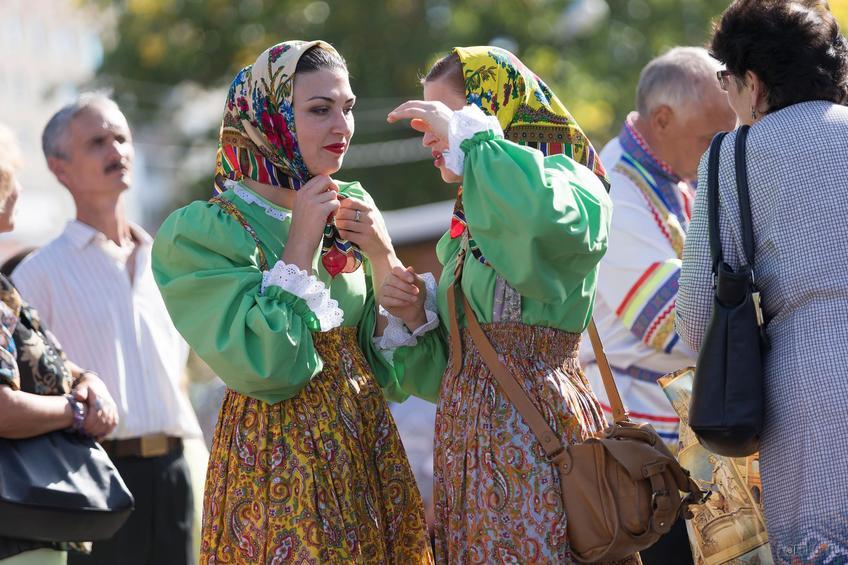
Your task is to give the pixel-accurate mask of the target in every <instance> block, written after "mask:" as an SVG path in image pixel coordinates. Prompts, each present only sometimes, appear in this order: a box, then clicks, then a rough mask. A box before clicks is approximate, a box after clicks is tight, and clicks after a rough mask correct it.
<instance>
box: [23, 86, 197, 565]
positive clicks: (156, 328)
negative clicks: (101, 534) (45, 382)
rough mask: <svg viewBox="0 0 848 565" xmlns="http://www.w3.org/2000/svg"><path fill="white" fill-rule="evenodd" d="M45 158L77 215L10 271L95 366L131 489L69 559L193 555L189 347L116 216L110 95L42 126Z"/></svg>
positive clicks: (142, 250)
mask: <svg viewBox="0 0 848 565" xmlns="http://www.w3.org/2000/svg"><path fill="white" fill-rule="evenodd" d="M42 145H43V149H44V154H45V157H46V158H47V164H48V167H49V168H50V170H51V171H52V172H53V174H55V175H56V178H57V179H58V180H59V182H61V183H62V184H63V185H64V186H65V187H66V188H67V189H68V191H69V192H70V194H71V196H72V197H73V199H74V202H75V204H76V209H77V215H76V219H75V220H72V221H70V222H68V224H67V226H66V227H65V231H64V232H63V233H62V234H61V235H60V236H59V237H58V238H57V239H55V240H53V241H52V242H50V243H49V244H47V245H46V246H45V247H43V248H42V249H41V250H39V251H37V252H35V253H34V254H32V255H30V256H29V257H28V258H27V259H26V260H25V261H23V262H22V263H21V265H20V266H19V267H18V268H17V269H16V270H15V272H14V274H13V280H14V282H15V285H16V286H17V287H18V289H19V291H20V292H21V294H22V295H23V296H24V298H25V299H26V300H27V301H28V302H30V303H31V304H32V305H33V306H35V308H36V309H37V310H38V312H39V314H40V315H41V317H42V318H43V319H44V321H45V324H46V325H47V327H49V328H50V329H51V330H52V331H53V332H54V333H55V334H56V336H57V337H58V339H59V341H60V342H61V343H62V345H63V346H64V348H65V351H66V352H67V354H68V356H69V357H70V358H71V359H74V360H75V362H77V363H80V364H81V365H82V366H84V367H89V368H91V369H92V370H94V371H96V372H97V373H98V374H99V375H100V377H101V378H102V379H103V381H104V382H105V383H106V386H107V387H108V388H109V391H110V392H111V394H112V396H113V397H114V399H115V402H117V404H118V411H119V416H120V424H119V425H118V427H117V428H116V429H115V431H114V432H113V433H112V435H110V436H109V438H108V439H107V440H106V441H104V442H103V446H104V448H106V450H107V451H108V452H109V454H110V456H111V457H112V459H113V460H114V461H115V464H116V465H117V467H118V470H119V471H120V473H121V475H122V476H123V478H124V480H125V482H126V483H127V486H128V487H129V488H130V490H131V491H132V493H133V495H134V496H135V504H136V507H135V510H134V511H133V513H132V514H131V516H130V518H129V520H128V521H127V523H126V524H125V525H124V526H123V527H122V528H121V530H119V531H118V533H117V534H116V535H115V536H114V537H113V538H112V539H111V540H108V541H103V542H97V543H95V544H94V550H93V552H92V554H91V555H90V556H78V555H74V556H72V557H71V562H72V563H103V564H107V563H108V564H113V563H123V564H134V563H139V564H142V563H150V564H152V563H156V564H164V563H174V564H181V565H182V564H185V563H193V562H194V557H193V547H192V531H191V527H192V518H193V493H192V490H191V483H190V477H189V470H188V465H187V463H186V460H185V458H184V457H183V447H182V441H183V438H188V437H197V436H199V435H200V428H199V426H198V423H197V419H196V418H195V415H194V412H193V411H192V408H191V405H190V404H189V401H188V398H187V396H186V394H185V392H184V390H183V389H182V386H181V380H182V375H183V370H184V368H185V362H186V358H187V353H188V349H187V346H186V345H185V342H184V341H183V339H182V338H181V337H180V335H179V334H178V333H177V331H176V329H175V328H174V326H173V324H172V323H171V320H170V317H169V316H168V313H167V311H166V310H165V305H164V303H163V302H162V298H161V296H160V295H159V291H158V289H157V287H156V284H155V282H154V280H153V274H152V271H151V268H150V246H151V244H152V239H151V237H150V236H149V235H148V234H147V233H145V232H144V230H142V229H141V228H140V227H139V226H136V225H134V224H131V223H130V222H129V221H128V220H127V218H126V215H125V210H124V200H123V194H124V192H125V191H126V190H127V189H128V188H129V187H130V183H131V180H130V174H131V170H132V163H133V156H134V150H133V145H132V137H131V135H130V131H129V126H128V124H127V120H126V118H125V117H124V115H123V114H122V113H121V111H120V109H119V108H118V106H117V104H115V102H113V101H112V100H110V99H109V98H107V97H105V96H103V95H100V94H96V93H89V94H84V95H82V96H81V97H80V98H79V99H78V100H77V101H76V102H74V103H73V104H70V105H68V106H66V107H64V108H62V109H61V110H60V111H59V112H57V113H56V114H55V115H54V116H53V117H52V118H51V119H50V121H49V122H48V124H47V126H46V128H45V130H44V134H43V136H42Z"/></svg>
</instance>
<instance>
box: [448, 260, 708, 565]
mask: <svg viewBox="0 0 848 565" xmlns="http://www.w3.org/2000/svg"><path fill="white" fill-rule="evenodd" d="M464 259H465V248H464V247H463V249H462V251H460V254H459V256H458V257H457V268H456V271H455V279H454V284H452V285H451V287H450V288H449V289H448V309H449V311H450V332H451V356H452V366H453V370H454V371H457V372H458V371H460V370H461V367H462V340H461V339H460V336H459V324H458V322H457V315H456V296H455V294H456V291H455V289H456V286H457V283H458V281H459V280H460V279H461V277H462V264H463V263H464ZM460 293H461V291H460ZM462 302H463V308H464V310H465V320H466V324H467V325H468V331H469V332H470V334H471V339H472V341H473V342H474V345H475V346H476V347H477V349H478V351H479V352H480V355H481V356H482V358H483V361H484V362H485V363H486V366H487V367H488V368H489V370H490V371H491V372H492V375H494V377H495V380H496V381H497V382H498V385H499V386H500V389H501V391H502V392H503V393H504V395H505V396H506V397H507V398H508V399H509V400H510V402H512V404H513V405H514V406H515V408H516V410H518V412H519V413H520V414H521V416H522V417H523V418H524V420H525V421H526V423H527V425H528V426H529V427H530V429H531V430H532V431H533V434H534V435H535V436H536V439H537V440H538V441H539V443H540V444H541V445H542V449H543V450H544V452H545V455H546V456H547V458H548V461H550V462H551V464H552V465H554V466H555V467H556V469H557V471H558V473H559V479H560V494H561V496H562V504H563V507H564V509H565V514H566V516H567V517H568V526H567V531H568V542H569V544H570V546H571V552H572V554H573V555H574V557H575V559H577V560H578V561H580V562H583V563H592V562H596V561H601V560H604V561H611V560H616V559H623V558H625V557H627V556H629V555H632V554H634V553H636V552H638V551H641V550H643V549H646V548H648V547H650V546H651V545H653V544H654V543H655V542H656V541H657V540H658V539H659V538H660V536H662V535H663V534H665V533H667V532H668V531H669V530H670V529H671V526H672V525H673V524H674V522H675V521H676V520H677V519H678V517H680V515H681V514H683V515H685V516H686V517H690V514H689V511H688V507H689V505H690V504H700V503H702V502H703V501H704V500H706V493H704V492H703V491H702V490H701V489H700V488H699V487H698V485H697V484H696V483H695V482H694V481H693V480H692V479H691V478H690V477H689V472H688V471H687V470H686V469H684V468H683V467H681V466H680V463H678V461H677V459H675V457H674V455H672V454H671V452H670V451H669V450H668V448H667V447H666V446H665V444H664V443H663V441H662V439H660V437H659V435H657V432H656V431H654V429H653V427H651V426H650V425H649V424H637V423H635V422H631V421H630V420H629V418H628V416H627V412H626V411H625V410H624V405H623V404H622V402H621V396H620V395H619V393H618V388H617V387H616V385H615V380H614V379H613V376H612V371H611V370H610V366H609V362H608V361H607V358H606V354H605V353H604V348H603V345H602V343H601V339H600V337H599V336H598V332H597V329H596V328H595V322H594V320H592V321H590V323H589V337H590V338H591V341H592V347H593V348H594V351H595V358H596V360H597V363H598V367H599V368H600V370H601V376H602V377H603V381H604V388H605V389H606V392H607V396H608V398H609V401H610V404H611V405H612V409H613V418H614V423H613V424H612V425H611V426H610V427H608V428H607V429H606V430H605V431H604V432H603V434H601V435H599V436H598V437H593V438H589V439H587V440H586V441H584V442H582V443H578V444H573V445H563V443H562V441H560V438H559V436H558V435H557V434H556V432H554V430H553V429H551V427H550V425H549V424H548V421H547V419H546V418H545V417H544V416H543V415H542V414H541V412H539V410H537V409H536V407H535V406H534V405H533V402H532V401H531V400H530V398H529V397H528V396H527V393H526V392H525V391H524V389H523V388H522V387H521V385H520V384H519V381H518V380H517V379H516V378H515V377H514V376H513V375H512V374H511V373H510V372H509V370H508V369H507V368H506V366H505V365H504V364H503V363H501V361H500V359H499V357H498V354H497V352H496V351H495V349H494V347H492V344H491V342H490V341H489V339H488V338H487V337H486V334H485V333H484V332H483V328H481V327H480V324H479V322H478V321H477V318H476V317H475V315H474V312H473V311H472V310H471V306H470V305H469V304H468V300H467V299H466V298H465V296H464V295H463V297H462ZM680 491H683V492H685V493H687V494H686V495H685V497H681V494H680Z"/></svg>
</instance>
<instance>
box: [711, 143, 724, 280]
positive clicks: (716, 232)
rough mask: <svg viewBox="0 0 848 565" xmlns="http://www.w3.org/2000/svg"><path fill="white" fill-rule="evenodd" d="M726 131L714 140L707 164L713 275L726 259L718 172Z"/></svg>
mask: <svg viewBox="0 0 848 565" xmlns="http://www.w3.org/2000/svg"><path fill="white" fill-rule="evenodd" d="M726 135H727V132H726V131H723V132H721V133H719V134H718V135H716V136H715V137H714V138H713V142H712V143H711V144H710V158H709V161H708V162H707V223H708V224H709V229H710V256H711V257H712V260H713V273H714V274H715V273H718V264H719V263H721V262H722V260H723V259H724V255H723V253H722V251H721V232H720V229H721V228H720V226H719V224H718V170H719V158H720V157H721V142H722V141H724V138H725V136H726Z"/></svg>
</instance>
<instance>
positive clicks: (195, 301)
mask: <svg viewBox="0 0 848 565" xmlns="http://www.w3.org/2000/svg"><path fill="white" fill-rule="evenodd" d="M338 184H339V191H340V193H342V194H344V195H346V196H349V197H353V198H357V199H360V200H363V201H367V202H369V203H370V202H372V200H371V197H370V195H368V193H367V192H365V190H364V189H363V188H362V186H361V185H360V184H359V183H357V182H339V183H338ZM229 187H230V188H229V189H228V190H227V191H226V192H224V193H223V194H222V195H221V197H222V198H223V199H224V200H227V201H229V202H232V203H233V204H234V205H235V206H236V207H237V208H238V210H239V211H240V212H241V213H242V215H243V216H244V218H245V220H246V221H247V222H248V223H249V224H250V226H252V228H253V229H254V230H255V232H256V234H257V236H258V238H259V240H260V241H261V242H262V247H263V250H264V253H265V255H266V258H267V263H268V265H269V266H271V268H272V269H273V268H274V266H275V265H276V264H277V261H278V260H279V259H280V258H281V257H282V255H283V250H284V248H285V245H286V240H287V238H288V234H289V228H290V227H291V213H290V211H288V210H285V209H283V208H280V207H278V206H276V205H274V204H272V203H271V202H270V201H268V200H266V199H264V198H262V197H261V196H259V195H258V194H256V193H255V192H253V191H251V190H250V189H249V188H247V187H246V186H244V185H243V184H240V183H229ZM312 268H313V271H312V272H313V273H314V275H315V277H316V278H317V280H318V281H320V282H321V283H323V285H325V287H326V289H328V290H329V297H326V296H325V297H324V299H323V300H321V299H320V298H315V294H316V293H312V295H310V296H308V298H310V304H312V307H310V305H309V304H307V302H306V301H305V300H304V299H303V298H301V297H300V296H297V295H295V294H292V293H291V292H289V291H287V290H284V289H283V288H282V287H280V286H277V285H274V284H268V285H267V287H266V288H265V289H264V290H263V288H262V286H263V271H262V269H261V268H260V263H259V257H258V253H257V249H256V243H255V241H254V240H253V238H252V237H251V236H250V234H249V233H248V232H247V231H246V230H245V228H244V227H243V226H242V224H241V223H240V222H239V221H238V220H236V219H235V218H234V217H233V216H231V215H230V214H229V213H227V212H226V211H224V210H223V209H222V208H221V207H220V206H218V205H217V204H214V203H210V202H203V201H197V202H193V203H191V204H189V205H188V206H185V207H184V208H181V209H179V210H177V211H175V212H174V213H172V214H171V215H170V216H169V217H168V218H167V219H166V220H165V222H164V223H163V224H162V226H161V228H160V229H159V232H158V234H157V235H156V238H155V242H154V245H153V273H154V276H155V278H156V282H157V284H158V285H159V289H160V291H161V293H162V297H163V299H164V301H165V304H166V306H167V308H168V311H169V313H170V315H171V318H172V319H173V322H174V325H175V326H176V327H177V329H178V330H179V331H180V333H181V334H182V335H183V337H184V338H185V339H186V341H187V342H188V343H189V345H191V347H192V348H193V349H194V350H195V351H196V352H197V353H198V355H199V356H200V357H201V358H202V359H203V360H204V361H206V363H208V364H209V366H210V367H211V368H212V370H213V371H214V372H215V373H216V374H217V375H218V376H219V377H220V378H221V379H222V380H223V381H224V382H225V383H226V384H227V386H228V387H230V388H232V389H233V390H235V391H237V392H239V393H242V394H245V395H247V396H251V397H254V398H257V399H259V400H262V401H265V402H268V403H275V402H279V401H282V400H286V399H289V398H292V397H294V396H295V395H296V394H297V393H298V392H299V391H300V390H301V389H302V388H303V387H304V386H306V384H307V383H308V382H309V380H310V379H311V378H312V377H314V376H315V375H317V374H318V373H319V372H320V371H321V370H322V367H323V364H322V361H321V358H320V356H319V354H318V352H317V351H316V349H315V347H314V345H313V341H312V334H313V333H314V332H318V331H321V330H322V326H323V327H324V329H325V330H326V329H329V327H328V326H332V325H334V324H336V323H337V322H331V318H332V315H331V314H333V313H335V315H338V314H339V313H338V311H337V310H335V309H334V305H333V304H332V303H331V302H330V300H329V299H330V298H331V299H332V300H335V301H336V302H337V303H338V304H337V307H338V308H339V309H341V311H342V312H343V321H342V322H341V326H343V327H356V328H358V341H359V344H360V347H361V349H362V351H363V353H364V354H365V358H366V359H367V360H368V362H369V365H370V366H371V368H372V370H373V371H374V375H375V377H376V378H377V380H378V382H379V383H380V385H381V386H382V387H383V390H384V392H385V394H386V396H387V397H388V398H390V399H393V400H403V399H405V398H406V397H407V396H408V394H407V393H404V392H403V391H401V390H400V388H399V387H398V385H397V381H396V378H395V375H394V370H393V368H392V365H391V364H390V363H388V362H387V361H386V360H385V359H384V357H383V356H382V355H381V354H380V353H379V352H378V351H377V350H376V349H375V346H374V344H373V341H372V337H373V335H374V328H375V322H376V308H375V303H374V292H373V289H372V283H371V275H370V265H369V264H368V262H367V260H365V262H364V264H363V267H362V268H360V269H357V270H356V271H355V272H353V273H345V274H340V275H337V276H336V277H335V278H333V277H331V276H330V275H329V273H327V271H326V270H325V269H324V267H323V265H322V264H321V261H320V250H319V249H316V252H315V256H314V258H313V264H312ZM319 288H320V287H319Z"/></svg>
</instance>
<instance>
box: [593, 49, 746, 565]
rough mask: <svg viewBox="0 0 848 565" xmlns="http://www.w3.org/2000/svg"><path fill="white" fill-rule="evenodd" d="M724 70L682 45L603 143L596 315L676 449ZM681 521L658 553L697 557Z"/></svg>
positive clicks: (640, 408) (637, 415)
mask: <svg viewBox="0 0 848 565" xmlns="http://www.w3.org/2000/svg"><path fill="white" fill-rule="evenodd" d="M719 69H720V66H719V64H718V62H717V61H715V60H714V59H712V58H711V57H710V55H709V54H708V53H707V51H706V50H705V49H701V48H697V47H676V48H674V49H672V50H670V51H668V52H667V53H665V54H664V55H662V56H660V57H658V58H656V59H654V60H653V61H651V62H650V63H648V65H647V66H646V67H645V68H644V70H643V71H642V74H641V76H640V78H639V86H638V87H637V89H636V111H635V112H633V113H631V114H630V115H629V116H628V117H627V119H626V121H625V123H624V125H623V127H622V128H621V132H620V133H619V135H618V137H617V138H615V139H613V140H612V141H610V142H609V143H608V144H607V145H606V147H604V149H603V151H602V152H601V160H602V161H603V163H604V165H605V166H606V168H607V172H608V173H609V176H610V181H611V185H612V186H611V189H610V196H611V197H612V200H613V203H614V209H615V213H614V214H613V219H612V228H611V232H610V241H609V250H608V251H607V254H606V255H605V256H604V258H603V260H602V261H601V267H600V275H599V280H598V290H597V296H596V300H595V310H594V316H595V322H596V324H597V326H598V331H599V333H600V335H601V337H602V339H603V340H604V346H605V349H606V352H607V355H608V356H609V361H610V364H611V365H612V367H613V372H614V374H615V378H616V381H617V383H618V388H619V390H620V391H621V394H622V398H623V399H624V403H625V405H626V406H627V408H628V409H629V410H630V415H631V418H632V419H634V420H637V421H641V422H647V423H650V424H651V425H653V426H654V428H655V429H656V430H657V432H659V434H660V436H661V437H663V438H664V439H665V440H666V441H667V442H668V443H669V444H670V445H671V446H672V447H673V448H676V446H677V443H678V439H679V437H678V426H679V420H678V418H677V415H676V413H675V411H674V409H673V408H672V406H671V404H670V403H669V401H668V399H667V398H666V396H665V394H664V393H663V392H662V389H661V388H660V386H659V385H658V384H657V379H658V378H659V377H660V376H662V375H663V374H666V373H670V372H672V371H676V370H678V369H681V368H683V367H686V366H690V365H694V364H695V358H696V355H695V354H694V353H693V352H692V351H691V350H690V349H689V348H688V347H686V345H685V344H684V343H683V342H681V341H680V340H679V338H678V336H677V334H676V333H675V330H674V305H675V301H676V298H677V280H678V277H679V276H680V267H681V258H682V254H683V243H684V241H685V239H686V229H687V227H688V226H689V218H690V215H691V212H692V203H693V202H694V197H695V192H694V189H695V186H694V181H695V179H696V177H697V171H698V163H699V161H700V159H701V155H702V154H703V153H704V152H705V151H706V150H707V148H708V147H709V144H710V141H711V140H712V138H713V136H714V135H715V134H716V133H717V132H719V131H725V130H730V129H733V127H734V125H735V116H734V114H733V111H732V110H731V108H730V106H729V104H728V102H727V97H726V94H725V93H724V92H723V91H722V90H721V89H720V88H719V85H718V81H717V80H716V71H717V70H719ZM584 362H585V363H584V366H585V367H586V369H585V372H586V375H587V377H588V378H589V380H590V382H591V383H592V389H593V390H594V391H595V393H596V394H597V396H598V399H599V400H600V401H601V403H602V405H603V406H604V409H605V410H607V411H609V403H608V401H607V399H606V394H605V392H604V387H603V384H602V380H601V377H600V373H599V371H598V368H597V365H596V364H595V363H594V362H593V360H590V359H585V358H584ZM679 526H680V528H679V529H677V530H673V531H672V534H674V533H675V532H676V533H677V540H674V541H677V542H678V543H679V545H676V544H675V543H674V541H673V538H674V537H675V536H674V535H672V536H671V538H672V539H665V540H662V541H661V542H660V544H658V545H664V546H665V547H664V548H663V549H662V551H661V555H657V561H655V562H658V563H659V562H661V563H684V562H686V561H690V562H691V554H690V553H689V547H688V543H686V540H685V532H684V531H683V530H682V524H680V525H679ZM667 538H668V536H667ZM674 547H679V550H675V549H673V548H674ZM655 548H656V546H655ZM656 549H657V550H659V549H660V548H656ZM677 551H679V552H680V553H679V554H678V555H674V556H673V554H674V553H676V552H677ZM652 553H653V552H652V551H651V550H649V551H647V552H643V553H642V559H643V561H644V562H646V563H650V562H651V561H652V560H653V559H652ZM658 553H659V552H658Z"/></svg>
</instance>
